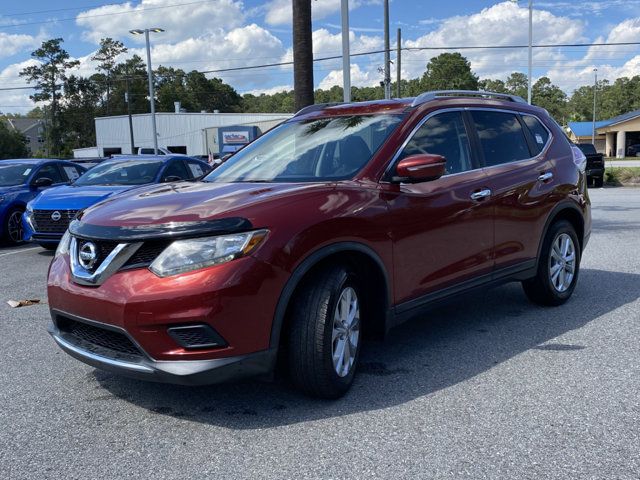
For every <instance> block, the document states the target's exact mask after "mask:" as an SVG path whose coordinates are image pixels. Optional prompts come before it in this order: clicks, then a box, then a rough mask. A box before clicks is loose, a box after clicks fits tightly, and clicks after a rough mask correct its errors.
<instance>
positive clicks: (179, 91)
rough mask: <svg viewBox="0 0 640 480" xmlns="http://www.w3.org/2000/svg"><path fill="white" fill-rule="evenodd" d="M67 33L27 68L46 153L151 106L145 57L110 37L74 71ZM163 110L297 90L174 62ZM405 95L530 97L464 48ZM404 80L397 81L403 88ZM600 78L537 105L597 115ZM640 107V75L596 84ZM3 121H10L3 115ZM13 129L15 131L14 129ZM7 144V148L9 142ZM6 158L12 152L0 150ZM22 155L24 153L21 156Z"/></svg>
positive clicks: (247, 107) (537, 93) (359, 93)
mask: <svg viewBox="0 0 640 480" xmlns="http://www.w3.org/2000/svg"><path fill="white" fill-rule="evenodd" d="M62 44H63V39H62V38H54V39H51V40H47V41H44V42H43V43H42V45H41V46H40V47H39V48H37V49H36V50H35V51H34V52H33V53H32V55H31V56H32V57H33V58H34V59H35V60H37V61H38V64H37V65H32V66H29V67H26V68H24V69H23V70H22V71H21V73H20V75H21V76H22V77H24V78H25V79H26V80H27V81H28V82H29V83H30V84H31V85H33V86H34V87H35V88H34V93H33V94H32V95H31V97H30V98H31V99H32V100H33V101H34V102H38V103H40V104H41V105H43V106H42V107H36V108H35V109H34V110H33V111H31V112H29V113H28V114H27V116H30V117H34V118H42V119H43V120H44V124H45V129H44V144H45V145H46V151H45V152H36V153H37V154H40V155H49V156H70V155H71V153H72V150H73V149H74V148H79V147H86V146H91V145H95V144H96V139H95V122H94V121H93V119H94V118H95V117H100V116H109V115H124V114H127V113H128V112H129V111H130V112H131V113H132V114H136V113H147V112H149V98H148V84H147V72H146V65H145V62H144V61H143V60H142V58H140V57H139V56H138V55H133V56H131V57H130V58H127V59H126V60H124V61H121V62H118V61H117V59H118V58H121V57H122V55H123V54H126V53H127V48H126V47H125V46H124V45H123V44H122V42H120V41H118V40H114V39H112V38H104V39H102V40H101V42H100V47H99V49H98V50H97V52H96V53H95V55H94V56H93V57H92V59H93V60H94V61H96V62H97V67H96V71H95V73H93V74H92V75H90V76H89V77H81V76H78V75H76V74H73V73H70V71H72V69H73V68H75V67H77V65H78V61H76V60H70V55H69V54H68V52H67V51H66V50H64V48H63V46H62ZM154 81H155V94H156V110H157V111H159V112H172V111H174V102H176V101H178V102H180V103H181V105H182V107H183V108H185V109H186V110H187V111H190V112H200V111H207V112H213V111H214V110H219V111H221V112H257V113H260V112H264V113H272V112H283V113H290V112H293V111H294V92H293V90H290V91H283V92H278V93H274V94H270V95H268V94H261V95H252V94H244V95H240V94H239V93H238V92H237V91H236V90H235V89H234V88H233V87H232V86H230V85H228V84H226V83H225V82H223V81H222V80H221V79H219V78H215V77H214V78H207V77H206V76H205V74H203V73H201V72H198V71H196V70H193V71H190V72H185V71H184V70H182V69H177V68H173V67H164V66H162V65H160V66H158V67H157V68H156V69H155V70H154ZM400 87H401V93H402V96H407V97H411V96H416V95H419V94H420V93H422V92H425V91H429V90H446V89H461V90H483V91H493V92H499V93H510V94H515V95H519V96H521V97H523V98H526V96H527V76H526V75H525V74H523V73H520V72H514V73H512V74H511V75H510V76H509V77H508V78H507V79H506V80H494V79H480V78H479V77H478V75H476V74H475V73H474V72H473V70H472V69H471V64H470V62H469V61H468V60H467V59H466V58H465V57H464V56H462V55H461V54H459V53H443V54H441V55H438V56H437V57H434V58H432V59H431V60H430V61H429V62H428V63H427V64H426V69H425V72H424V74H423V75H422V76H421V77H417V78H413V79H408V80H402V81H401V85H400ZM396 88H397V85H396V84H395V83H393V84H392V91H393V92H396V91H397V90H396ZM593 89H594V86H593V85H585V86H582V87H580V88H578V89H576V90H575V91H574V92H573V93H572V94H571V96H567V95H566V94H565V93H564V91H563V90H562V89H560V88H559V87H558V86H557V85H554V84H553V83H552V82H551V80H550V79H549V78H548V77H542V78H539V79H538V80H537V81H536V82H535V83H534V84H533V86H532V100H533V103H534V104H535V105H538V106H540V107H543V108H546V109H547V110H548V111H549V113H550V114H551V115H552V116H553V117H554V118H555V119H556V120H557V121H558V122H560V123H562V124H566V123H567V122H568V121H586V120H590V119H591V118H592V109H593V93H594V92H593ZM314 97H315V101H316V103H329V102H340V101H342V98H343V95H342V88H341V87H339V86H334V87H332V88H330V89H328V90H323V89H318V90H316V91H315V95H314ZM351 98H352V99H353V101H366V100H375V99H381V98H384V90H383V87H382V85H379V86H375V87H352V92H351ZM638 108H640V76H634V77H632V78H626V77H624V78H619V79H617V80H616V81H615V82H613V83H610V82H609V81H608V80H600V81H599V82H598V85H597V111H598V118H601V119H605V118H610V117H614V116H616V115H620V114H622V113H625V112H628V111H629V110H633V109H638ZM0 123H4V122H0ZM9 134H11V136H9ZM19 141H20V139H19V137H16V135H15V133H14V132H10V131H9V129H7V128H0V147H1V148H3V152H4V151H11V152H14V151H15V149H14V150H11V148H9V147H10V146H11V145H13V147H15V148H18V150H19V146H16V145H15V143H16V142H18V143H19ZM5 147H6V149H5ZM0 155H2V156H5V157H6V153H5V154H0ZM15 156H17V155H15Z"/></svg>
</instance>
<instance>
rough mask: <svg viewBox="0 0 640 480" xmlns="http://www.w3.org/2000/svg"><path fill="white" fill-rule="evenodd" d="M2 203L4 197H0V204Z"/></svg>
mask: <svg viewBox="0 0 640 480" xmlns="http://www.w3.org/2000/svg"><path fill="white" fill-rule="evenodd" d="M2 202H4V196H2V195H0V203H2Z"/></svg>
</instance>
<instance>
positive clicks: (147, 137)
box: [74, 105, 292, 158]
mask: <svg viewBox="0 0 640 480" xmlns="http://www.w3.org/2000/svg"><path fill="white" fill-rule="evenodd" d="M291 116H292V115H291V114H290V113H205V112H203V113H185V112H183V111H181V109H180V105H176V112H173V113H164V112H163V113H156V124H157V134H158V147H163V148H166V149H168V150H170V151H172V152H174V153H184V154H187V155H209V153H211V154H219V153H220V145H219V135H218V129H219V128H221V127H231V126H246V127H250V126H255V127H258V130H259V131H260V132H261V133H264V132H265V131H267V130H269V129H271V128H273V127H274V126H276V125H278V124H279V123H281V122H283V121H285V120H287V119H288V118H291ZM131 123H132V127H133V128H132V130H133V145H134V149H135V150H136V151H137V149H138V148H140V147H151V148H152V147H153V134H152V131H153V128H152V123H151V114H149V113H145V114H138V115H132V116H131ZM95 125H96V146H95V147H87V148H78V149H75V150H74V157H75V158H87V157H103V156H109V155H114V154H130V153H134V152H132V151H131V130H130V128H129V117H128V116H127V115H119V116H113V117H99V118H96V119H95Z"/></svg>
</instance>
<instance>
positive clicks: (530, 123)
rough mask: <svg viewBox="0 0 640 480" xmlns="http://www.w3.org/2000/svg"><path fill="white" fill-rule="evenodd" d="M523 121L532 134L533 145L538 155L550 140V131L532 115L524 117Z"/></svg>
mask: <svg viewBox="0 0 640 480" xmlns="http://www.w3.org/2000/svg"><path fill="white" fill-rule="evenodd" d="M522 121H523V122H524V124H525V125H526V126H527V128H528V129H529V131H530V132H531V137H532V138H533V143H534V145H535V149H536V155H537V154H538V153H540V152H541V151H542V149H543V148H544V146H545V145H546V144H547V140H549V131H548V130H547V129H546V128H544V126H543V125H542V124H541V123H540V120H538V119H537V118H536V117H534V116H532V115H522Z"/></svg>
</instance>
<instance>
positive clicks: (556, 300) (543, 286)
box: [522, 220, 582, 306]
mask: <svg viewBox="0 0 640 480" xmlns="http://www.w3.org/2000/svg"><path fill="white" fill-rule="evenodd" d="M562 235H568V236H569V237H570V238H571V241H572V242H573V248H574V254H575V264H574V265H573V269H574V271H573V277H572V279H571V281H570V284H569V285H568V287H567V288H566V290H564V291H559V290H558V289H557V288H556V287H555V286H554V282H553V281H552V277H551V266H552V263H555V260H552V259H551V257H552V249H553V245H554V243H556V241H557V240H558V238H559V237H561V236H562ZM581 254H582V252H581V250H580V242H579V241H578V235H577V234H576V231H575V229H574V228H573V225H571V223H569V222H568V221H566V220H559V221H557V222H555V223H554V224H552V225H551V226H550V227H549V230H548V231H547V235H546V236H545V238H544V242H543V244H542V250H541V252H540V258H539V259H538V270H537V273H536V276H535V277H533V278H531V279H529V280H525V281H524V282H522V287H523V289H524V293H525V294H526V295H527V297H528V298H529V300H531V301H532V302H534V303H537V304H539V305H546V306H557V305H562V304H563V303H564V302H566V301H567V300H568V299H569V297H571V294H572V293H573V290H574V289H575V287H576V282H577V281H578V276H579V273H580V258H581ZM561 269H564V267H563V266H561ZM565 272H566V270H565ZM565 272H563V275H565V274H566V273H565Z"/></svg>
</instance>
